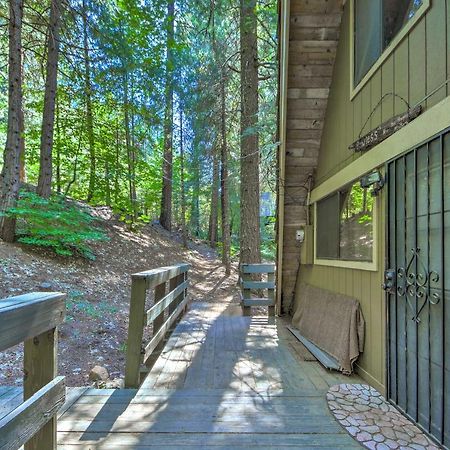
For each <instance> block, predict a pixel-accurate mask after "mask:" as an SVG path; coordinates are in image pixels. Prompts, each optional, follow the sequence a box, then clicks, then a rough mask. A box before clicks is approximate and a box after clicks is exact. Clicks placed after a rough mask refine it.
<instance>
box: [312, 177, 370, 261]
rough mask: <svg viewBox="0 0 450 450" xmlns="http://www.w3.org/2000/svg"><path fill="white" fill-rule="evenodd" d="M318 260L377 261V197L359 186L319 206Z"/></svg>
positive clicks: (348, 188)
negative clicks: (375, 224) (375, 234)
mask: <svg viewBox="0 0 450 450" xmlns="http://www.w3.org/2000/svg"><path fill="white" fill-rule="evenodd" d="M316 220H317V227H316V229H317V239H316V257H317V258H319V259H339V260H343V261H365V262H370V261H372V260H373V198H372V197H371V195H370V193H369V192H368V191H367V189H363V188H361V186H360V184H359V183H355V184H353V185H351V186H348V187H347V188H344V189H342V190H340V191H339V192H336V193H335V194H333V195H331V196H329V197H327V198H325V199H323V200H320V201H319V202H318V203H317V217H316Z"/></svg>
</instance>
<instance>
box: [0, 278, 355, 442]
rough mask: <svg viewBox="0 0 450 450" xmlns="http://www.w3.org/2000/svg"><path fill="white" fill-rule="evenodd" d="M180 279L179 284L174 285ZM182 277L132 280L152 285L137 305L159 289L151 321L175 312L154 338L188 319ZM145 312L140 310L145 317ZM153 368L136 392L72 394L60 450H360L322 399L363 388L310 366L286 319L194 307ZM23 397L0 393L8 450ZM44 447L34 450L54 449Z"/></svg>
mask: <svg viewBox="0 0 450 450" xmlns="http://www.w3.org/2000/svg"><path fill="white" fill-rule="evenodd" d="M174 273H175V276H176V277H177V278H176V282H173V281H172V283H171V284H170V279H172V280H173V279H174V278H173V275H174ZM185 273H187V270H186V271H184V272H176V271H175V272H173V271H172V273H171V276H167V275H164V274H163V273H161V272H158V275H154V274H153V275H152V274H151V276H155V277H156V276H157V277H159V278H158V283H156V282H154V281H149V278H148V277H143V276H142V274H141V275H140V277H134V278H133V279H134V280H137V279H140V280H142V279H144V280H146V281H145V283H144V284H143V285H142V283H141V289H137V287H136V286H135V288H134V289H133V293H134V294H133V295H134V296H135V299H136V296H137V298H141V300H142V296H143V295H144V294H143V290H145V289H147V288H149V287H153V288H155V287H156V286H159V288H156V290H157V291H158V290H159V301H158V302H157V303H155V304H158V303H161V305H164V307H162V306H161V307H160V308H159V309H158V308H155V307H154V306H153V307H152V308H150V310H149V311H148V312H147V313H148V314H147V318H148V317H150V319H151V320H154V319H155V318H156V317H158V315H160V314H161V312H162V311H163V309H165V308H169V307H170V308H171V312H169V314H167V313H166V319H165V322H161V321H160V322H159V324H157V326H156V327H155V329H154V330H153V336H160V335H161V334H163V332H160V333H159V335H158V331H159V330H161V329H164V326H165V325H164V323H166V324H167V323H168V322H167V321H170V320H173V321H174V320H175V319H173V318H174V317H175V316H176V315H177V314H178V313H175V311H178V312H180V311H182V310H184V308H185V306H186V303H185V300H186V298H185V293H186V275H185ZM147 274H150V272H147ZM180 275H182V276H180ZM151 279H153V278H151ZM166 282H167V283H168V284H170V286H171V287H170V292H169V294H167V295H163V291H162V288H161V285H162V283H166ZM180 285H182V288H177V286H180ZM173 291H175V292H176V294H173V295H171V292H173ZM170 295H171V297H169V296H170ZM144 297H145V295H144ZM167 298H172V299H173V300H172V301H169V300H167ZM173 302H175V304H173ZM0 303H1V302H0ZM141 303H142V302H141ZM141 303H140V302H139V301H137V302H135V304H139V306H138V308H137V309H139V310H140V311H142V312H144V304H143V303H142V304H141ZM144 303H145V302H144ZM132 305H133V303H132ZM170 305H172V306H170ZM155 311H156V312H158V314H156V312H155ZM133 314H134V319H136V318H138V322H139V323H140V325H139V327H138V330H136V329H135V330H134V332H133V333H131V334H130V336H132V338H133V339H136V338H137V339H141V338H142V333H141V328H142V327H143V326H145V324H146V321H144V320H142V317H141V315H140V314H138V313H137V311H136V310H135V311H134V313H133V306H132V312H131V317H130V323H131V325H130V327H132V326H133V325H132V322H133V317H132V316H133ZM180 314H181V312H180ZM0 316H1V309H0ZM160 319H161V316H160ZM134 326H136V323H135V324H134ZM158 327H159V330H158ZM157 340H158V342H156V341H153V344H151V345H150V347H154V348H155V349H157V348H158V344H159V346H160V347H161V346H162V344H161V342H163V341H162V340H159V338H157ZM129 343H130V341H129ZM148 348H149V347H148V346H147V349H148ZM139 349H140V346H139ZM133 361H134V357H133V356H129V357H128V359H127V363H128V366H127V379H128V383H133V380H134V379H136V373H137V372H136V369H135V368H136V364H135V361H134V362H133ZM152 364H153V366H152V367H151V370H150V371H149V372H148V373H147V374H146V375H143V376H142V379H143V382H142V384H141V385H140V386H139V388H133V389H131V388H128V389H122V390H109V389H93V388H86V387H83V388H69V389H68V390H67V394H66V401H65V404H64V406H63V407H62V408H61V409H60V410H59V412H58V423H57V427H58V435H57V439H58V449H61V450H81V449H83V450H88V449H90V450H93V449H98V450H100V449H102V450H103V449H108V450H111V449H117V450H125V449H127V450H128V449H145V448H164V449H184V448H195V449H199V448H205V449H206V448H214V449H215V448H223V449H225V448H229V449H232V448H233V449H234V448H244V447H252V448H277V449H284V448H314V449H316V448H318V449H319V448H320V449H337V448H343V449H344V448H345V449H351V448H359V444H357V443H356V442H355V441H354V440H353V439H352V438H351V437H350V436H349V435H348V434H347V433H346V432H345V430H343V429H342V428H341V426H340V425H339V424H338V423H337V422H336V421H335V420H334V418H333V417H332V415H331V414H330V412H329V411H328V407H327V403H326V399H325V394H326V392H327V390H328V389H329V387H330V386H332V385H334V384H338V383H342V382H347V383H348V382H359V381H360V380H359V379H358V378H357V377H353V378H351V379H349V378H348V377H344V376H342V375H340V374H338V373H337V372H329V371H327V370H325V369H323V368H322V367H321V366H320V365H319V363H317V362H316V361H311V360H310V358H308V357H306V356H305V352H304V349H303V348H302V347H301V346H300V344H299V343H298V341H296V339H295V338H294V337H293V336H292V335H291V334H290V333H289V332H288V331H287V330H286V322H284V321H283V320H282V319H280V318H276V317H270V316H253V317H252V316H244V315H243V313H242V309H241V307H240V305H239V304H236V303H233V302H231V301H230V302H228V303H214V302H213V301H212V302H208V303H192V304H191V305H190V307H189V311H188V312H187V313H186V314H185V315H184V316H183V317H182V319H181V320H180V321H178V323H177V325H176V327H175V329H174V330H173V332H172V334H171V335H170V338H169V339H168V341H167V342H166V343H165V345H164V347H163V348H162V349H160V354H159V357H158V358H157V359H156V361H153V362H152ZM130 370H131V374H130ZM140 373H141V374H142V373H144V372H143V371H140ZM21 397H22V395H21V390H20V389H18V388H3V389H2V390H0V449H2V450H3V449H10V448H17V447H14V446H8V445H7V443H6V444H5V441H2V438H1V436H2V424H3V425H4V424H5V423H7V420H6V419H7V418H8V417H9V418H10V417H11V415H12V414H14V411H17V409H19V408H20V407H19V408H16V406H17V404H18V403H20V402H21V401H22V398H21ZM2 405H3V410H2V409H1V408H2ZM5 405H7V406H5ZM14 408H15V409H14ZM51 412H54V410H52V409H51ZM17 425H18V424H17V423H16V426H17ZM2 444H4V446H2ZM47 444H48V445H47V446H45V444H44V446H41V447H36V446H35V447H33V446H29V444H27V445H28V448H40V449H41V450H44V449H46V450H49V449H51V448H53V447H52V446H51V445H50V444H49V443H48V442H47Z"/></svg>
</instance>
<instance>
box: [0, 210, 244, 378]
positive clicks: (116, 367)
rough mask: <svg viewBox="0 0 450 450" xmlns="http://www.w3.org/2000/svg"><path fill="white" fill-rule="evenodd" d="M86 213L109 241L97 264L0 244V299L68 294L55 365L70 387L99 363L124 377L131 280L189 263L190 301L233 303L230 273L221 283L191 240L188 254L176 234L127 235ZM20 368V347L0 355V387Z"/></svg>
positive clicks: (210, 254)
mask: <svg viewBox="0 0 450 450" xmlns="http://www.w3.org/2000/svg"><path fill="white" fill-rule="evenodd" d="M92 212H93V214H94V215H97V216H99V217H102V220H101V227H103V228H104V229H105V231H106V233H107V235H108V237H109V240H108V241H107V242H100V243H96V244H94V246H93V247H94V250H95V254H96V255H97V258H96V260H95V261H93V262H91V261H86V260H82V259H64V258H61V257H55V256H53V255H49V254H47V255H46V254H42V251H39V250H37V251H35V250H31V249H30V248H28V247H25V246H21V245H10V244H6V243H3V242H1V241H0V298H4V297H10V296H13V295H19V294H23V293H27V292H33V291H61V292H65V293H67V295H68V300H67V319H66V323H65V324H64V325H63V326H62V327H61V329H60V336H59V337H60V339H59V366H60V373H61V375H65V376H66V382H67V385H69V386H82V385H86V384H89V381H88V373H89V370H90V369H91V368H92V367H93V366H94V365H97V364H99V365H102V366H105V367H106V368H107V369H108V370H109V372H110V377H111V378H116V377H123V375H124V363H125V342H126V333H127V326H128V306H129V295H130V286H131V284H130V274H132V273H134V272H139V271H142V270H148V269H151V268H155V267H159V266H166V265H171V264H175V263H177V262H187V263H190V264H191V265H192V270H191V271H190V274H189V278H190V281H191V287H190V294H191V296H192V298H193V299H194V300H200V301H221V300H224V299H225V298H226V297H227V298H230V297H233V299H234V300H235V301H238V300H237V298H238V295H237V288H236V281H237V276H236V273H233V275H232V276H231V277H230V278H226V277H225V275H224V269H223V267H222V265H221V263H220V261H219V260H218V259H217V255H216V254H215V252H214V251H213V250H212V249H211V248H209V247H207V246H205V245H204V244H196V243H192V242H191V243H190V245H189V247H190V248H189V250H186V249H183V248H182V246H181V244H180V240H179V237H178V236H176V235H173V234H170V233H168V232H166V231H165V230H163V229H162V228H160V227H159V226H158V225H148V226H146V227H144V228H143V229H142V230H141V231H140V232H139V233H132V232H130V231H128V230H127V229H126V228H125V227H124V226H123V224H121V223H120V222H118V221H117V220H115V219H114V218H112V217H111V215H110V213H109V211H108V210H107V209H105V208H95V209H92ZM149 303H151V298H149ZM21 368H22V346H17V347H15V348H13V349H10V350H8V351H7V352H4V353H0V385H14V384H15V385H18V384H21V383H22V370H21Z"/></svg>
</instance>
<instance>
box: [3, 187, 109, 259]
mask: <svg viewBox="0 0 450 450" xmlns="http://www.w3.org/2000/svg"><path fill="white" fill-rule="evenodd" d="M7 215H8V216H9V217H15V218H16V219H17V240H18V241H19V242H21V243H23V244H27V245H31V246H36V247H45V248H48V249H50V250H52V251H53V252H54V253H56V254H57V255H61V256H76V255H77V256H82V257H84V258H87V259H91V260H93V259H95V255H94V253H93V251H92V248H91V246H90V243H92V242H93V241H100V240H106V239H107V236H106V235H105V233H104V232H103V231H102V230H100V229H99V228H97V227H95V225H94V220H95V219H94V218H93V217H92V216H91V215H90V214H89V213H88V212H87V211H85V210H84V209H83V207H82V206H80V205H79V204H76V203H73V202H69V201H67V200H65V199H64V198H63V197H62V196H56V195H55V196H52V197H51V198H49V199H45V198H42V197H40V196H39V195H37V194H35V193H32V192H27V191H21V193H20V198H19V201H18V203H17V206H16V207H15V208H11V209H10V210H9V211H8V212H7Z"/></svg>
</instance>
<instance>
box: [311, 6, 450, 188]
mask: <svg viewBox="0 0 450 450" xmlns="http://www.w3.org/2000/svg"><path fill="white" fill-rule="evenodd" d="M350 4H351V2H346V4H345V9H344V13H343V16H342V24H341V31H340V39H339V44H338V47H337V53H336V63H335V65H334V71H333V78H332V83H331V89H330V97H329V102H328V107H327V113H326V117H325V123H324V128H323V139H322V141H321V145H320V154H319V164H318V168H317V178H316V186H317V185H319V184H320V183H322V182H323V181H325V180H326V179H327V178H329V177H331V176H332V175H334V174H336V173H337V172H339V170H341V169H342V168H343V167H344V166H345V165H346V164H348V163H349V162H350V161H352V160H354V159H356V158H357V157H358V156H360V155H353V154H352V153H351V152H350V150H348V146H349V145H350V144H351V143H352V142H354V141H355V140H356V139H357V138H358V135H359V134H360V132H361V129H362V127H363V125H364V123H365V121H366V120H367V118H368V116H369V115H370V114H371V112H372V110H373V108H375V106H376V105H377V104H378V102H379V101H380V100H381V98H382V97H383V95H385V94H388V93H391V94H397V95H399V96H401V97H403V98H404V99H405V100H406V101H408V102H409V103H410V105H411V106H414V105H416V104H417V103H418V102H420V101H422V100H423V99H424V98H425V97H426V96H427V95H429V94H430V93H432V92H433V91H434V90H436V88H438V87H439V86H440V85H442V84H444V83H445V82H446V80H447V79H448V78H449V76H450V57H449V53H450V11H449V9H450V7H449V4H450V0H433V1H432V3H431V7H430V9H429V10H428V11H427V12H426V13H425V14H424V16H423V17H422V18H421V19H420V20H419V21H418V22H417V24H416V25H415V26H414V28H413V29H412V30H411V31H410V32H409V34H408V35H407V36H406V37H405V38H404V39H403V40H402V41H401V42H400V44H399V45H398V46H397V47H396V49H395V50H394V51H393V52H392V53H391V54H390V55H389V57H388V58H386V60H385V61H384V63H383V64H382V65H381V66H380V67H379V68H378V70H377V71H376V72H375V73H374V75H373V76H372V78H371V79H370V80H369V81H368V82H367V83H366V85H365V86H364V87H363V88H362V89H361V90H360V91H359V93H358V94H357V95H356V96H355V97H354V98H353V99H351V98H350V89H349V86H350V52H349V46H350V38H351V37H350ZM449 94H450V87H449V86H448V84H447V86H443V87H442V88H441V89H439V90H438V91H437V92H436V93H434V94H433V95H432V96H431V97H430V98H429V99H428V100H427V101H425V102H423V103H422V105H423V106H424V108H430V107H432V106H433V105H435V104H436V103H438V102H439V101H441V100H442V99H443V98H444V97H445V96H446V95H449ZM405 109H406V106H405V104H404V102H403V101H402V100H400V99H399V98H397V97H395V96H394V95H389V96H387V97H386V98H385V99H384V100H383V102H382V104H381V105H380V106H378V108H377V109H376V110H375V112H374V113H373V115H372V117H371V119H370V121H369V123H368V124H367V125H366V127H365V128H364V130H363V132H362V134H365V133H367V132H369V131H370V130H371V129H373V128H375V127H376V126H377V125H379V124H380V123H381V122H384V121H386V120H388V119H390V118H392V117H393V116H394V115H395V114H399V113H401V112H403V111H405Z"/></svg>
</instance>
